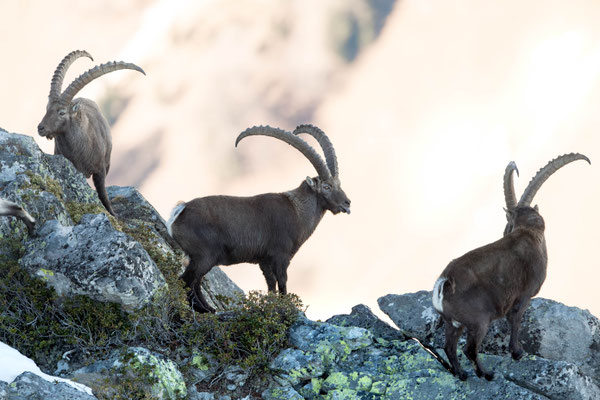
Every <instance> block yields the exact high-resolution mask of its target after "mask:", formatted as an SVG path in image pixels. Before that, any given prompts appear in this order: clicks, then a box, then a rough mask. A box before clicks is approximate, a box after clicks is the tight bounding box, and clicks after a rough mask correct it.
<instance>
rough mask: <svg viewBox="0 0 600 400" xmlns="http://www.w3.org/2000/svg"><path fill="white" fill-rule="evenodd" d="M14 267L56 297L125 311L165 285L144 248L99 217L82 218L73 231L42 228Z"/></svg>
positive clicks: (52, 224)
mask: <svg viewBox="0 0 600 400" xmlns="http://www.w3.org/2000/svg"><path fill="white" fill-rule="evenodd" d="M19 262H20V265H21V266H22V267H23V268H25V269H27V270H28V271H29V272H30V273H31V274H32V275H37V276H39V277H41V278H42V279H44V280H46V281H47V283H48V284H49V285H51V286H52V287H53V288H54V289H55V290H56V292H57V293H58V294H59V295H73V294H82V295H86V296H89V297H91V298H93V299H95V300H99V301H108V302H115V303H119V304H122V305H123V307H124V309H126V310H134V309H137V308H139V307H141V306H143V305H144V304H145V303H146V302H148V301H149V300H150V299H151V298H152V296H153V295H154V294H155V293H156V292H157V290H159V289H161V288H163V287H165V285H166V283H165V280H164V278H163V276H162V274H161V273H160V271H159V270H158V268H157V267H156V264H155V263H154V261H153V260H152V259H151V258H150V256H148V253H147V252H146V251H145V250H144V248H143V247H142V246H141V245H140V244H139V243H138V242H136V241H134V240H132V239H131V238H130V237H129V236H127V235H125V234H123V233H121V232H119V231H117V230H115V229H114V228H113V227H112V225H111V224H110V222H109V220H108V218H107V217H106V215H104V214H97V215H93V214H87V215H84V216H83V217H82V219H81V222H80V224H79V225H76V226H74V227H73V226H63V225H61V224H60V222H58V221H56V220H52V221H49V222H47V223H45V224H44V225H43V226H42V227H41V228H40V229H39V230H38V237H37V238H34V239H33V240H30V241H29V242H28V243H27V245H26V248H25V255H24V256H23V258H21V260H20V261H19Z"/></svg>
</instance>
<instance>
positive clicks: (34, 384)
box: [0, 372, 96, 400]
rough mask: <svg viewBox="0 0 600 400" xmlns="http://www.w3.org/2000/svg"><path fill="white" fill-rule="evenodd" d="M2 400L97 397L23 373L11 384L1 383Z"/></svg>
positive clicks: (66, 385)
mask: <svg viewBox="0 0 600 400" xmlns="http://www.w3.org/2000/svg"><path fill="white" fill-rule="evenodd" d="M0 399H10V400H29V399H52V400H94V399H96V397H94V396H92V395H90V394H87V393H86V392H83V391H81V390H77V389H75V388H74V387H73V386H70V385H68V384H66V383H64V382H49V381H47V380H45V379H43V378H41V377H40V376H38V375H35V374H33V373H31V372H23V373H22V374H21V375H19V376H18V377H17V378H16V379H15V380H14V381H12V382H11V383H8V384H3V382H0Z"/></svg>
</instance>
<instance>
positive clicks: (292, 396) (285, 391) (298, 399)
mask: <svg viewBox="0 0 600 400" xmlns="http://www.w3.org/2000/svg"><path fill="white" fill-rule="evenodd" d="M262 398H263V399H264V400H304V397H302V396H300V393H298V392H297V391H296V390H294V389H293V388H291V387H282V388H279V387H274V388H269V389H267V390H265V391H264V392H263V393H262Z"/></svg>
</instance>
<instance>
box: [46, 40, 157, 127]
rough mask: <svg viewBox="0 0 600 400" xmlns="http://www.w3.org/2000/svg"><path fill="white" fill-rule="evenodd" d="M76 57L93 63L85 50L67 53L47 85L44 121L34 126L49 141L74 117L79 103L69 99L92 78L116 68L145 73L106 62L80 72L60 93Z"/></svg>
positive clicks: (133, 67) (126, 65)
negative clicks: (47, 92) (47, 93)
mask: <svg viewBox="0 0 600 400" xmlns="http://www.w3.org/2000/svg"><path fill="white" fill-rule="evenodd" d="M80 57H88V58H89V59H90V60H93V58H92V56H91V55H90V54H89V53H88V52H87V51H84V50H75V51H72V52H71V53H69V54H67V56H66V57H65V58H63V59H62V61H61V62H60V64H58V67H56V71H54V75H53V76H52V82H51V83H50V94H49V95H48V105H47V106H46V114H45V115H44V118H42V122H40V124H39V125H38V133H39V135H40V136H43V137H46V138H48V139H53V138H54V137H56V135H58V134H60V133H62V132H64V131H65V130H66V127H67V122H68V121H69V120H70V119H71V118H74V117H77V116H78V114H79V112H80V104H79V103H77V102H73V98H74V97H75V95H76V94H77V93H78V92H79V91H80V90H81V89H83V87H84V86H85V85H87V84H88V83H90V82H91V81H93V80H94V79H96V78H99V77H100V76H102V75H104V74H107V73H109V72H113V71H117V70H120V69H133V70H136V71H139V72H141V73H142V74H144V75H145V74H146V73H145V72H144V71H143V70H142V69H141V68H140V67H138V66H137V65H135V64H131V63H125V62H123V61H113V62H108V63H105V64H101V65H97V66H96V67H94V68H92V69H89V70H88V71H86V72H84V73H83V74H81V75H80V76H79V77H78V78H77V79H75V80H74V81H73V82H72V83H71V84H70V85H69V86H68V87H67V88H66V89H65V91H64V92H62V93H61V88H62V84H63V79H64V77H65V74H66V72H67V69H68V68H69V67H70V66H71V64H72V63H73V62H74V61H75V60H76V59H78V58H80Z"/></svg>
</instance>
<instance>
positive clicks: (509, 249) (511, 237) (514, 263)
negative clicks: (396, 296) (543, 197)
mask: <svg viewBox="0 0 600 400" xmlns="http://www.w3.org/2000/svg"><path fill="white" fill-rule="evenodd" d="M576 159H585V160H587V161H588V162H589V160H588V159H587V157H585V156H583V155H581V154H567V155H564V156H560V157H558V158H556V159H554V160H552V161H550V162H549V163H548V165H546V166H545V167H544V168H542V169H541V170H540V171H539V172H538V173H537V174H536V176H535V177H534V178H533V179H532V180H531V182H530V183H529V185H528V186H527V189H525V191H524V193H523V195H522V196H521V199H520V200H519V202H518V203H517V201H516V197H515V195H514V189H513V187H512V177H511V175H512V171H513V170H515V171H516V165H515V164H514V163H510V164H509V165H508V167H507V168H506V173H505V176H504V177H505V179H504V188H505V198H506V203H507V210H506V213H507V220H508V224H507V228H506V229H505V234H504V237H503V238H502V239H500V240H498V241H496V242H494V243H491V244H488V245H486V246H483V247H480V248H478V249H475V250H473V251H470V252H468V253H467V254H465V255H463V256H462V257H459V258H457V259H455V260H453V261H452V262H450V264H448V266H447V267H446V269H445V270H444V271H443V272H442V274H441V275H440V277H439V278H438V280H437V281H436V283H435V285H434V288H433V297H432V302H433V306H434V308H435V309H436V310H437V311H438V312H439V313H440V315H441V316H442V319H443V321H444V325H445V336H446V344H445V346H444V350H445V351H446V355H447V356H448V361H450V364H451V366H452V372H453V373H454V374H455V375H457V376H458V377H459V378H460V379H461V380H465V379H466V378H467V374H466V372H465V371H464V370H463V369H462V368H461V366H460V364H459V362H458V358H457V354H456V344H457V341H458V338H459V336H460V334H461V332H462V331H463V329H464V328H465V327H466V328H467V344H466V346H465V348H464V353H465V355H466V356H467V357H468V358H469V359H470V360H471V361H472V362H473V363H474V364H475V372H476V373H477V376H479V377H481V376H483V377H485V378H486V379H488V380H491V379H493V377H494V374H493V372H490V371H487V370H486V369H485V368H483V366H482V365H481V363H480V360H479V358H478V356H477V353H478V350H479V346H480V344H481V341H482V340H483V338H484V336H485V334H486V332H487V330H488V325H489V323H490V322H491V321H493V320H495V319H498V318H501V317H504V316H506V318H507V320H508V322H509V324H510V327H511V336H510V343H509V349H510V352H511V354H512V357H513V358H514V359H515V360H518V359H520V358H521V357H522V355H523V347H522V346H521V343H520V342H519V329H520V326H521V318H522V317H523V313H524V312H525V309H526V308H527V305H528V304H529V301H530V300H531V298H532V297H533V296H535V295H536V294H537V293H538V292H539V290H540V288H541V286H542V283H543V282H544V280H545V279H546V268H547V265H548V256H547V253H546V240H545V237H544V230H545V223H544V219H543V218H542V216H541V215H540V214H539V212H538V208H537V206H535V207H534V208H531V207H530V204H531V202H532V200H533V197H534V196H535V194H536V192H537V191H538V190H539V188H540V187H541V185H542V184H543V183H544V181H546V179H548V177H550V175H552V174H553V173H554V172H555V171H556V170H558V169H559V168H560V167H562V166H564V165H565V164H567V163H569V162H571V161H574V160H576Z"/></svg>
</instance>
